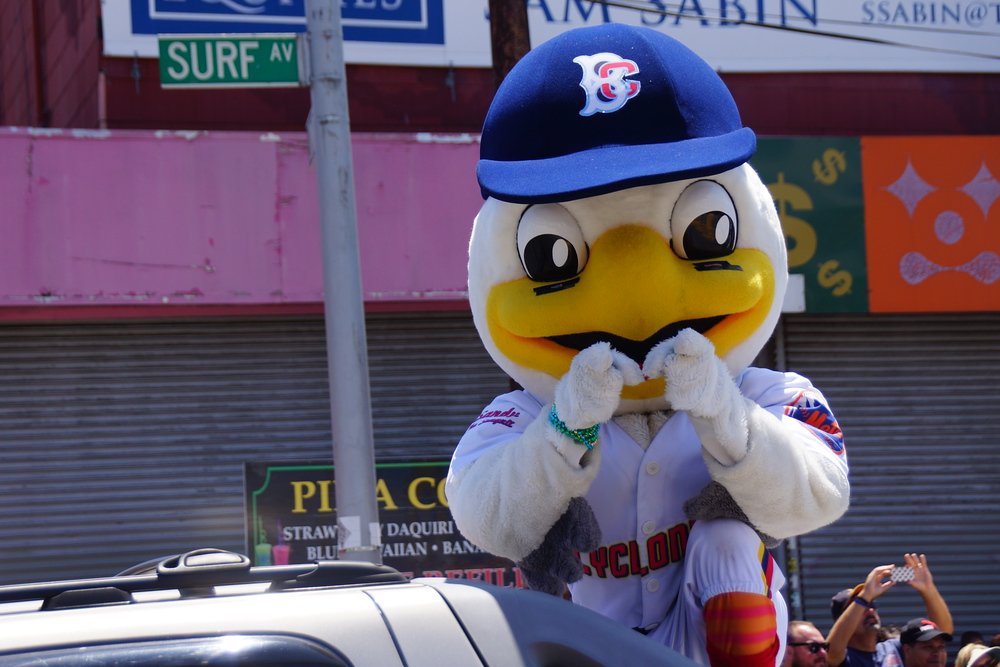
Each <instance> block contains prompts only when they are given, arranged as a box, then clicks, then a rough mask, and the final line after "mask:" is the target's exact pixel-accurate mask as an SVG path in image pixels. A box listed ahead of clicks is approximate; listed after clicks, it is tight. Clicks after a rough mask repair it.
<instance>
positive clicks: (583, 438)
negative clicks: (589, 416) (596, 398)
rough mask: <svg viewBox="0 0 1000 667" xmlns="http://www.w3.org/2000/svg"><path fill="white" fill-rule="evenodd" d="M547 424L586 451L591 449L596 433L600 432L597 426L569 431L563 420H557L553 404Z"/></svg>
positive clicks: (557, 416)
mask: <svg viewBox="0 0 1000 667" xmlns="http://www.w3.org/2000/svg"><path fill="white" fill-rule="evenodd" d="M549 423H550V424H552V427H553V428H554V429H555V430H557V431H559V432H560V433H562V434H563V435H565V436H566V437H567V438H571V439H573V440H575V441H576V442H578V443H580V444H581V445H583V446H584V447H586V448H587V449H593V448H594V444H595V443H596V442H597V432H598V430H600V427H599V426H598V425H597V424H594V425H593V426H588V427H587V428H578V429H576V430H574V429H571V428H570V427H568V426H566V424H565V423H563V420H561V419H559V414H558V413H557V412H556V404H555V403H553V404H552V409H551V410H549Z"/></svg>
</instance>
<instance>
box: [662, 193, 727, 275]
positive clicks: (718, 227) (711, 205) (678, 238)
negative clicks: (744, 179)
mask: <svg viewBox="0 0 1000 667" xmlns="http://www.w3.org/2000/svg"><path fill="white" fill-rule="evenodd" d="M737 230H738V223H737V220H736V205H735V204H734V203H733V198H732V197H730V196H729V192H727V191H726V189H725V188H724V187H722V186H721V185H719V184H718V183H716V182H715V181H695V182H694V183H692V184H691V185H689V186H687V187H686V188H684V192H682V193H681V195H680V197H678V198H677V203H676V204H674V211H673V213H671V215H670V234H671V241H670V245H671V247H672V248H673V249H674V252H675V253H677V255H678V256H680V257H682V258H684V259H692V260H699V259H716V258H718V257H725V256H726V255H729V254H731V253H732V252H733V251H734V250H735V249H736V238H737Z"/></svg>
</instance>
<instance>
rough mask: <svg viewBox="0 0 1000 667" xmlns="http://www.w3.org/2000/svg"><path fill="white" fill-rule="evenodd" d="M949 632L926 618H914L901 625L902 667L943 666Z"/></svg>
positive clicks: (949, 639)
mask: <svg viewBox="0 0 1000 667" xmlns="http://www.w3.org/2000/svg"><path fill="white" fill-rule="evenodd" d="M950 641H951V634H950V633H948V632H945V631H944V630H942V629H941V628H940V627H939V626H938V624H937V623H935V622H934V621H931V620H928V619H926V618H915V619H913V620H911V621H909V622H908V623H907V624H906V625H904V626H903V629H902V631H901V632H900V633H899V642H900V646H901V648H902V650H903V667H944V666H945V663H946V662H947V660H948V642H950Z"/></svg>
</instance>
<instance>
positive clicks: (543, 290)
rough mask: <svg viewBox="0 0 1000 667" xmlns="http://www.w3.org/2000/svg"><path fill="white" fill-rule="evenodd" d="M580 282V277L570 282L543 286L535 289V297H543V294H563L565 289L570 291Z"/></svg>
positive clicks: (571, 279)
mask: <svg viewBox="0 0 1000 667" xmlns="http://www.w3.org/2000/svg"><path fill="white" fill-rule="evenodd" d="M578 282H580V276H576V277H575V278H570V279H569V280H562V281H560V282H557V283H552V284H551V285H542V286H541V287H536V288H535V296H542V295H543V294H552V293H553V292H561V291H562V290H564V289H569V288H570V287H573V286H574V285H576V284H577V283H578Z"/></svg>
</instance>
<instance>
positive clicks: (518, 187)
mask: <svg viewBox="0 0 1000 667" xmlns="http://www.w3.org/2000/svg"><path fill="white" fill-rule="evenodd" d="M756 147H757V139H756V137H755V136H754V133H753V131H752V130H750V129H749V128H746V127H743V123H742V122H741V121H740V114H739V111H738V109H737V108H736V102H735V101H733V96H732V94H731V93H730V92H729V89H728V88H726V85H725V84H724V83H723V82H722V79H721V78H719V76H718V74H716V73H715V71H714V70H713V69H712V68H711V67H710V66H709V65H708V63H706V62H705V61H704V60H702V59H701V58H700V57H698V56H697V55H696V54H695V53H694V52H693V51H691V50H690V49H688V48H687V47H686V46H684V45H683V44H681V43H680V42H678V41H677V40H675V39H673V38H672V37H669V36H667V35H665V34H663V33H661V32H657V31H656V30H652V29H651V28H643V27H637V26H629V25H624V24H620V23H606V24H602V25H598V26H591V27H585V28H576V29H573V30H569V31H567V32H564V33H561V34H559V35H557V36H556V37H553V38H552V39H550V40H548V41H547V42H545V43H543V44H541V45H540V46H538V47H537V48H535V49H532V50H531V51H529V52H528V53H527V54H526V55H525V56H524V57H523V58H522V59H521V60H520V61H519V62H518V63H517V64H516V65H515V66H514V68H513V69H511V71H510V72H509V73H508V75H507V76H506V78H505V79H504V80H503V83H501V85H500V87H499V89H498V90H497V93H496V96H495V97H494V99H493V103H492V104H491V105H490V109H489V111H488V112H487V114H486V120H485V122H484V124H483V132H482V139H481V144H480V153H479V157H480V159H479V164H478V166H477V168H476V175H477V177H478V179H479V186H480V188H481V189H482V193H483V197H484V198H485V197H494V198H496V199H501V200H504V201H509V202H516V203H525V204H538V203H545V202H554V201H566V200H570V199H579V198H582V197H590V196H594V195H599V194H604V193H606V192H612V191H614V190H620V189H623V188H626V187H635V186H639V185H649V184H652V183H663V182H666V181H674V180H680V179H685V178H696V177H698V176H707V175H710V174H716V173H720V172H722V171H726V170H727V169H731V168H733V167H736V166H738V165H740V164H742V163H744V162H746V161H747V160H748V159H749V158H750V156H751V155H753V152H754V150H755V149H756Z"/></svg>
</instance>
